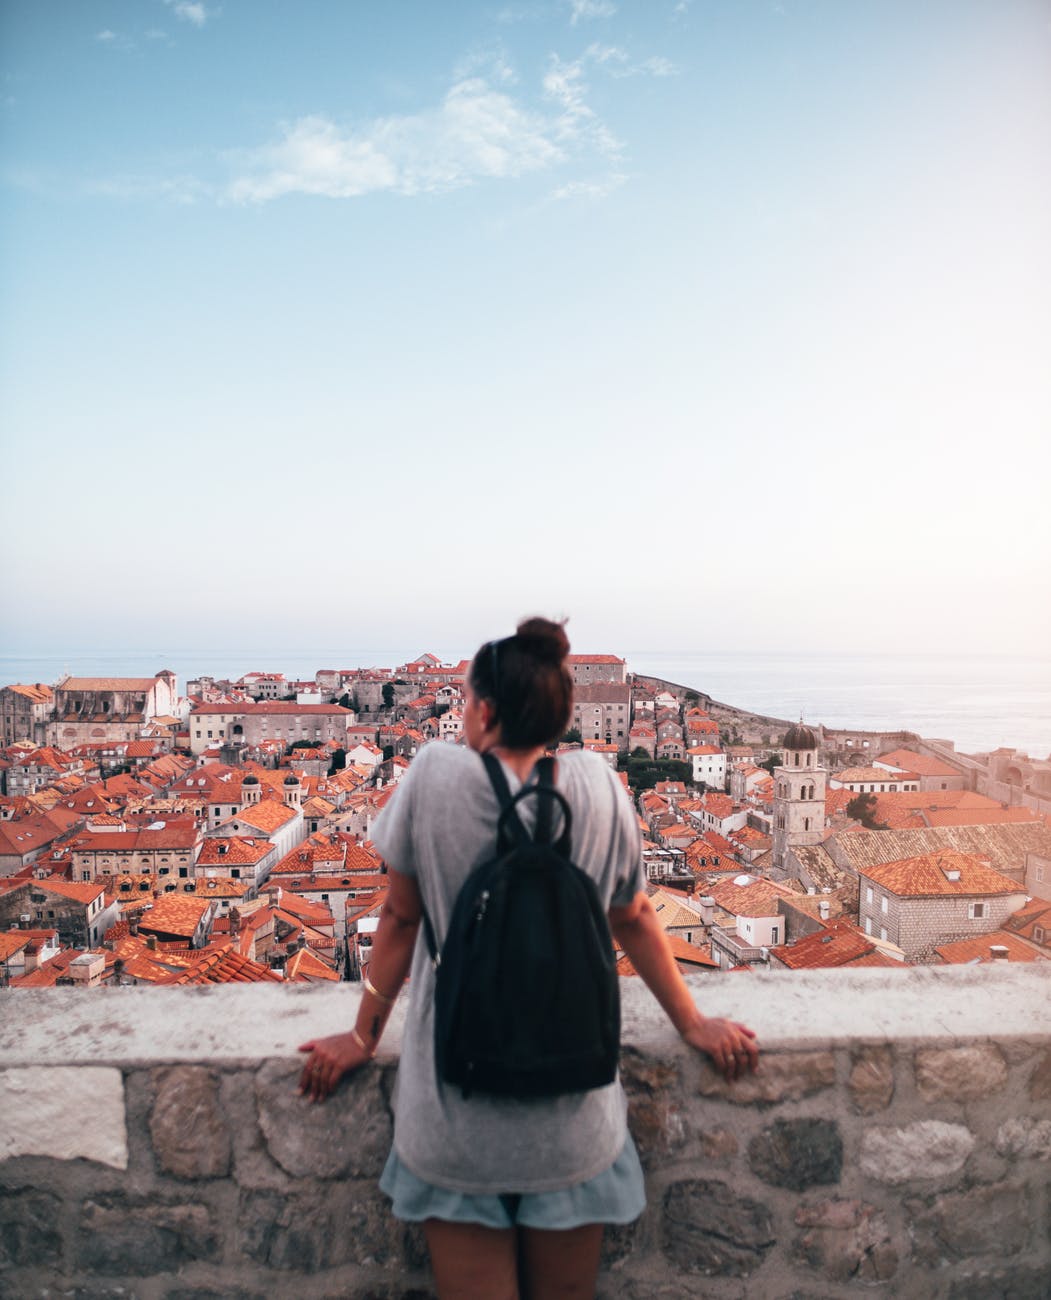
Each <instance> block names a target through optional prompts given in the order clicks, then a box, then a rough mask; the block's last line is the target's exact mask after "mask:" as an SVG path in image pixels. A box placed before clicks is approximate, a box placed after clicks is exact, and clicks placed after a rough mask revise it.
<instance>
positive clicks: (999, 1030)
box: [0, 966, 1051, 1300]
mask: <svg viewBox="0 0 1051 1300" xmlns="http://www.w3.org/2000/svg"><path fill="white" fill-rule="evenodd" d="M691 988H692V989H693V991H694V993H695V996H696V997H697V999H698V1003H699V1004H700V1005H701V1006H702V1008H703V1009H705V1010H706V1011H709V1012H711V1013H713V1014H714V1013H725V1014H729V1015H732V1016H734V1017H736V1018H739V1019H742V1020H745V1021H747V1022H749V1023H751V1024H753V1025H754V1027H755V1028H756V1029H757V1030H758V1032H759V1035H760V1040H761V1042H762V1044H763V1048H764V1056H763V1065H762V1070H761V1072H760V1074H758V1075H757V1076H755V1077H754V1078H751V1079H749V1080H747V1081H745V1082H743V1083H740V1084H738V1085H736V1086H735V1087H733V1088H729V1087H727V1086H726V1085H725V1084H724V1083H723V1082H722V1081H721V1080H720V1079H719V1078H718V1077H717V1076H716V1075H715V1074H714V1072H713V1071H712V1070H711V1068H710V1067H709V1066H708V1064H707V1063H706V1062H705V1061H704V1060H703V1059H701V1058H699V1057H697V1056H695V1055H693V1054H691V1053H690V1052H688V1051H687V1049H685V1048H684V1046H683V1045H682V1044H681V1043H680V1041H679V1040H678V1039H677V1038H676V1036H675V1035H674V1034H673V1033H672V1032H671V1031H670V1029H669V1028H668V1026H667V1024H666V1022H665V1021H664V1020H663V1018H662V1017H661V1015H660V1012H659V1011H658V1009H657V1008H656V1006H655V1005H654V1003H653V1001H652V999H651V998H650V996H649V994H648V993H647V992H646V990H645V989H644V988H643V987H642V986H641V985H640V984H639V983H638V982H636V981H630V982H629V983H627V984H626V985H625V987H624V995H625V996H624V1044H625V1047H624V1054H623V1060H622V1073H623V1077H624V1081H625V1084H626V1087H627V1091H628V1096H629V1100H630V1121H631V1126H632V1130H633V1132H634V1134H635V1138H636V1141H637V1143H638V1146H639V1149H640V1152H641V1154H642V1158H643V1164H644V1166H645V1169H646V1176H647V1183H648V1197H649V1208H648V1209H647V1211H646V1213H645V1214H644V1216H643V1217H642V1219H641V1220H640V1221H639V1222H638V1223H636V1224H634V1225H632V1226H630V1227H627V1228H618V1229H614V1230H612V1231H610V1232H609V1233H608V1234H607V1241H606V1246H605V1256H604V1263H603V1269H602V1274H601V1278H600V1285H599V1294H600V1295H601V1296H604V1297H610V1298H611V1300H612V1297H630V1298H632V1300H635V1298H636V1297H637V1298H638V1300H642V1298H643V1297H646V1298H647V1300H648V1298H649V1297H651V1296H659V1297H666V1298H668V1300H686V1298H687V1297H691V1298H692V1297H696V1296H700V1295H704V1296H705V1297H726V1298H727V1300H729V1298H731V1297H732V1298H733V1300H744V1298H747V1300H768V1298H769V1300H789V1298H790V1297H808V1298H812V1300H830V1298H832V1297H838V1296H846V1295H855V1294H858V1293H860V1292H865V1293H869V1294H872V1293H877V1294H879V1293H882V1294H885V1295H887V1296H893V1297H895V1298H896V1300H897V1297H917V1298H922V1300H990V1297H1001V1296H1003V1297H1008V1296H1009V1297H1011V1298H1012V1300H1037V1297H1047V1296H1048V1294H1049V1288H1048V1278H1049V1277H1051V1243H1049V1228H1051V1195H1049V1184H1051V1017H1049V1016H1048V1008H1049V1006H1051V967H1047V968H1045V969H1039V968H1033V967H1030V968H1027V969H1024V968H1021V967H1014V966H1002V967H1000V966H993V967H990V966H986V967H981V968H978V967H970V968H962V969H960V968H947V969H944V970H935V969H929V968H926V969H925V968H914V969H904V970H901V971H888V970H871V971H864V970H861V971H852V972H842V971H840V972H808V973H791V972H783V973H774V972H770V973H766V974H759V973H755V974H752V975H740V976H733V977H725V976H707V977H705V976H700V977H694V978H693V979H692V980H691ZM356 1006H357V992H356V990H355V989H354V988H353V986H349V985H344V986H342V987H337V988H324V989H310V988H306V989H293V988H287V989H286V988H275V987H274V986H246V987H233V988H231V987H225V988H210V989H187V990H181V989H180V990H175V989H171V990H155V989H147V988H133V989H100V990H96V991H94V992H85V991H80V990H74V989H68V990H67V989H55V990H32V991H30V990H26V991H22V992H12V991H8V992H7V993H5V994H3V995H2V999H0V1008H2V1012H0V1198H2V1206H0V1293H2V1294H3V1295H5V1296H6V1295H10V1296H18V1297H36V1296H39V1297H57V1296H59V1295H76V1296H78V1297H85V1298H92V1300H94V1298H96V1297H97V1298H101V1297H110V1296H113V1297H116V1296H121V1297H125V1298H128V1297H142V1298H143V1300H153V1298H155V1297H156V1298H157V1300H161V1298H162V1297H163V1298H164V1300H176V1298H180V1300H181V1298H183V1297H191V1296H192V1297H213V1296H237V1297H256V1296H258V1297H264V1296H265V1297H285V1296H287V1297H314V1296H316V1297H322V1296H331V1297H336V1296H341V1297H342V1296H345V1297H357V1298H358V1300H366V1297H371V1298H372V1300H394V1298H395V1297H403V1298H404V1300H408V1298H409V1297H415V1298H416V1300H422V1297H425V1296H428V1295H430V1294H431V1291H432V1289H431V1283H430V1279H429V1275H428V1271H427V1265H426V1258H425V1252H424V1250H423V1245H422V1237H421V1234H420V1232H419V1230H418V1229H416V1228H408V1227H406V1226H404V1225H401V1224H399V1223H397V1222H395V1221H394V1220H393V1219H391V1217H390V1215H389V1214H388V1212H387V1209H386V1202H385V1200H384V1198H383V1197H382V1196H381V1194H380V1193H379V1192H378V1190H377V1188H376V1178H377V1176H378V1174H379V1171H380V1169H381V1168H382V1164H383V1161H384V1159H385V1157H386V1153H387V1150H388V1147H389V1143H390V1136H391V1115H390V1105H389V1098H390V1094H391V1087H392V1083H393V1077H394V1071H395V1068H396V1056H397V1050H398V1042H399V1034H400V1019H399V1018H397V1017H396V1019H395V1021H394V1022H393V1023H392V1026H391V1029H390V1031H389V1033H388V1037H387V1039H386V1040H385V1042H384V1054H383V1055H382V1056H381V1058H380V1059H379V1060H378V1061H377V1062H376V1063H374V1064H373V1065H372V1066H370V1067H368V1068H367V1069H366V1070H365V1071H363V1072H362V1073H361V1074H360V1075H358V1076H357V1077H355V1078H354V1079H353V1080H351V1081H350V1082H349V1084H348V1085H346V1086H344V1087H343V1088H342V1089H341V1090H340V1092H339V1093H338V1095H337V1096H336V1097H335V1098H333V1099H332V1100H330V1101H329V1102H328V1103H326V1104H325V1105H324V1106H310V1105H309V1104H307V1103H305V1102H304V1101H302V1099H300V1098H299V1097H298V1096H297V1095H296V1093H295V1090H294V1085H295V1081H296V1078H297V1074H298V1069H299V1065H298V1061H297V1054H296V1047H297V1045H298V1044H299V1043H300V1042H302V1041H304V1040H306V1039H307V1038H309V1037H310V1036H311V1035H313V1034H323V1033H330V1032H334V1031H335V1030H336V1029H339V1028H343V1027H345V1026H346V1025H348V1024H349V1023H352V1017H353V1016H354V1014H355V1011H356Z"/></svg>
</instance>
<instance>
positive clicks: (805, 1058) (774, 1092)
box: [700, 1052, 836, 1106]
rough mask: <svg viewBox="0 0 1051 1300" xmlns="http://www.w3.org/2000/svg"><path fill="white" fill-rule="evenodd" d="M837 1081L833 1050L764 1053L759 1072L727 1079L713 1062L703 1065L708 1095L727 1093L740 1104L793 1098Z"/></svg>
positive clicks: (704, 1090) (703, 1087) (703, 1088)
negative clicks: (714, 1067)
mask: <svg viewBox="0 0 1051 1300" xmlns="http://www.w3.org/2000/svg"><path fill="white" fill-rule="evenodd" d="M835 1082H836V1058H835V1056H834V1055H833V1054H832V1053H831V1052H783V1053H775V1054H772V1055H769V1056H764V1057H763V1059H762V1064H761V1067H760V1069H759V1072H758V1073H757V1074H749V1075H746V1076H745V1077H744V1078H743V1079H738V1080H737V1082H736V1083H727V1082H726V1080H725V1079H724V1078H723V1076H722V1075H721V1074H719V1073H717V1072H716V1071H715V1070H714V1069H713V1068H712V1067H711V1066H710V1065H708V1064H705V1065H703V1066H702V1067H701V1082H700V1092H701V1095H702V1096H704V1097H725V1098H726V1099H727V1100H728V1101H732V1102H736V1103H737V1104H738V1105H740V1106H751V1105H754V1104H755V1103H756V1102H776V1101H790V1100H795V1099H797V1098H799V1097H809V1096H811V1095H812V1094H813V1093H815V1092H821V1091H822V1090H823V1089H825V1088H831V1087H832V1085H833V1084H834V1083H835Z"/></svg>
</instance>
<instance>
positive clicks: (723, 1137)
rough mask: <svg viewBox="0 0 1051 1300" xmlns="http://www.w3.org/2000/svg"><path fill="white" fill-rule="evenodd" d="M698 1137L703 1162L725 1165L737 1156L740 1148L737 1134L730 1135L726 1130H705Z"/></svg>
mask: <svg viewBox="0 0 1051 1300" xmlns="http://www.w3.org/2000/svg"><path fill="white" fill-rule="evenodd" d="M698 1136H699V1138H700V1142H701V1151H702V1153H703V1155H704V1158H705V1160H709V1161H713V1162H714V1161H719V1162H721V1163H723V1164H725V1163H726V1161H728V1160H731V1159H732V1158H733V1157H734V1156H735V1155H736V1154H737V1152H738V1149H739V1147H740V1143H739V1142H738V1141H737V1134H736V1133H731V1132H730V1130H729V1129H728V1128H715V1129H706V1130H705V1131H704V1132H702V1133H700V1134H699V1135H698Z"/></svg>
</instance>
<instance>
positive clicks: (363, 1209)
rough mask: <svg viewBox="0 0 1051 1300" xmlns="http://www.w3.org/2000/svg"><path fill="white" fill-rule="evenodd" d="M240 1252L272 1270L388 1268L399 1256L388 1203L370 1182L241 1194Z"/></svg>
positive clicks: (311, 1271)
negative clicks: (354, 1266)
mask: <svg viewBox="0 0 1051 1300" xmlns="http://www.w3.org/2000/svg"><path fill="white" fill-rule="evenodd" d="M238 1232H239V1242H240V1249H241V1252H242V1253H243V1254H244V1255H245V1256H247V1257H248V1258H249V1259H251V1260H254V1261H255V1262H256V1263H257V1264H264V1265H266V1266H267V1267H268V1268H275V1269H282V1270H286V1269H287V1270H294V1271H296V1272H300V1273H316V1272H318V1271H319V1270H320V1269H326V1268H335V1267H337V1266H338V1265H341V1264H385V1263H387V1262H389V1261H390V1260H391V1259H392V1258H393V1257H394V1256H395V1255H396V1253H397V1233H398V1226H397V1224H396V1222H395V1220H393V1219H392V1218H391V1215H390V1205H389V1202H387V1201H386V1199H385V1198H383V1197H382V1196H381V1194H380V1192H379V1191H378V1190H377V1189H376V1188H375V1187H374V1186H373V1185H371V1184H368V1183H345V1182H334V1183H314V1184H305V1185H300V1186H298V1187H297V1188H296V1189H295V1191H293V1192H291V1193H289V1194H288V1195H282V1194H280V1193H278V1192H272V1191H243V1192H242V1193H241V1199H240V1205H239V1208H238Z"/></svg>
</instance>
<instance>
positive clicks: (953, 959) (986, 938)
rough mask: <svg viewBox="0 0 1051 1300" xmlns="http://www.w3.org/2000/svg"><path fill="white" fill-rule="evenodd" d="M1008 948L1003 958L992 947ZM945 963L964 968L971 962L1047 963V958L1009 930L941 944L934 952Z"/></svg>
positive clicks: (994, 931) (995, 931)
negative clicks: (992, 950) (996, 955)
mask: <svg viewBox="0 0 1051 1300" xmlns="http://www.w3.org/2000/svg"><path fill="white" fill-rule="evenodd" d="M994 946H996V947H1000V948H1006V949H1007V952H1006V954H1004V955H1003V956H1000V957H995V958H994V956H993V954H992V952H990V949H991V948H992V947H994ZM934 951H935V952H936V953H937V954H938V956H939V957H940V958H941V959H942V961H944V962H948V963H949V964H950V965H953V966H963V965H967V964H969V963H971V962H978V963H982V962H991V961H994V960H995V961H1013V962H1033V961H1046V960H1047V958H1046V957H1045V956H1043V954H1041V953H1040V952H1038V951H1037V950H1036V949H1035V948H1033V947H1031V946H1030V945H1029V944H1028V943H1026V941H1025V940H1024V939H1019V938H1018V936H1017V935H1015V934H1010V933H1008V931H1007V930H992V931H991V932H990V933H989V934H982V935H978V936H977V937H975V938H973V939H959V940H957V941H956V942H955V943H943V944H940V945H939V946H938V947H937V948H935V950H934Z"/></svg>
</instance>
